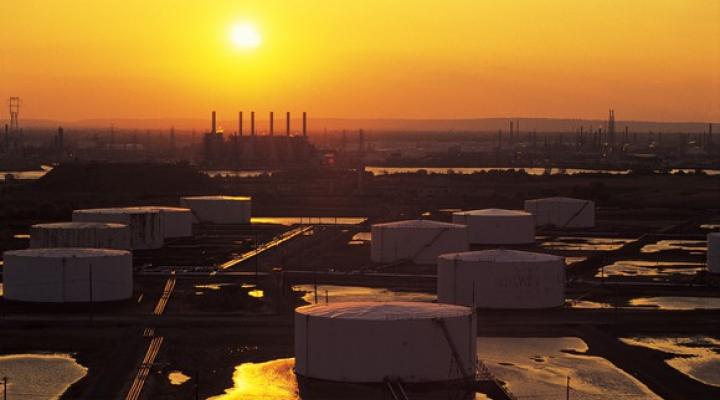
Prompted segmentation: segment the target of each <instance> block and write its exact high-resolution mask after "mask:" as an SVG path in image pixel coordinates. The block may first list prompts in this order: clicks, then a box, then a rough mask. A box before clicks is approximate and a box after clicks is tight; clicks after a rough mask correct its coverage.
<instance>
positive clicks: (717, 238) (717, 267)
mask: <svg viewBox="0 0 720 400" xmlns="http://www.w3.org/2000/svg"><path fill="white" fill-rule="evenodd" d="M707 267H708V271H710V272H712V273H714V274H720V232H712V233H708V235H707Z"/></svg>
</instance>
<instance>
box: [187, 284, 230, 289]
mask: <svg viewBox="0 0 720 400" xmlns="http://www.w3.org/2000/svg"><path fill="white" fill-rule="evenodd" d="M230 286H236V284H234V283H206V284H201V285H195V289H200V290H202V289H204V290H221V289H222V288H224V287H230Z"/></svg>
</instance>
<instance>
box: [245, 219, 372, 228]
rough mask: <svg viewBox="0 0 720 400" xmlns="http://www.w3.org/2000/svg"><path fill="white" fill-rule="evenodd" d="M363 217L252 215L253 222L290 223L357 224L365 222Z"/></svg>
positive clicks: (289, 224) (288, 224)
mask: <svg viewBox="0 0 720 400" xmlns="http://www.w3.org/2000/svg"><path fill="white" fill-rule="evenodd" d="M366 220H367V218H365V217H252V218H251V219H250V222H251V223H253V224H276V225H283V226H291V225H302V224H306V225H310V224H314V225H359V224H362V223H363V222H365V221H366Z"/></svg>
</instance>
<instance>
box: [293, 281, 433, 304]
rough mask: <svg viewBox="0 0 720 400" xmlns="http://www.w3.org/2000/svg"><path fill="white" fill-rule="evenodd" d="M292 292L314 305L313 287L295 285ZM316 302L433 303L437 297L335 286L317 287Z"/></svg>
mask: <svg viewBox="0 0 720 400" xmlns="http://www.w3.org/2000/svg"><path fill="white" fill-rule="evenodd" d="M293 290H295V291H298V292H305V295H303V297H302V299H303V300H305V301H306V302H308V303H311V304H312V303H315V293H314V286H313V285H295V286H293ZM317 293H318V302H319V303H323V302H325V300H326V295H327V300H328V301H329V302H330V303H336V302H341V301H428V302H429V301H435V300H437V295H435V294H431V293H422V292H403V291H393V290H389V289H384V288H371V287H364V286H336V285H318V290H317Z"/></svg>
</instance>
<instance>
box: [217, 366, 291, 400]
mask: <svg viewBox="0 0 720 400" xmlns="http://www.w3.org/2000/svg"><path fill="white" fill-rule="evenodd" d="M294 367H295V359H294V358H283V359H279V360H273V361H268V362H263V363H245V364H241V365H239V366H237V367H235V372H234V373H233V378H232V380H233V387H232V388H231V389H226V390H225V394H222V395H220V396H214V397H211V398H210V399H208V400H241V399H242V400H245V399H268V400H300V394H299V391H298V384H297V379H296V378H295V373H294V371H293V368H294Z"/></svg>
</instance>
